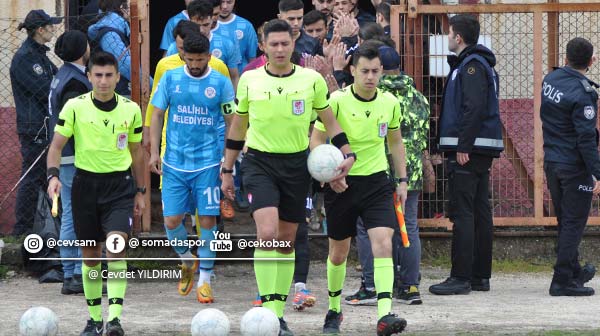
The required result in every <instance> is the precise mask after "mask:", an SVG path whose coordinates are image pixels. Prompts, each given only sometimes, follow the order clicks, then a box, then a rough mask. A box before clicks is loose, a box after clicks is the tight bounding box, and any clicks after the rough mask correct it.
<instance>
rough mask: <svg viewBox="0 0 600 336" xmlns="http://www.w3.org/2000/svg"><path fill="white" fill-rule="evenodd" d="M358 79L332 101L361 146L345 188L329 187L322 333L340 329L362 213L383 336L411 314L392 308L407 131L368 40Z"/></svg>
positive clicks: (315, 140) (321, 132)
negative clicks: (403, 314) (381, 87)
mask: <svg viewBox="0 0 600 336" xmlns="http://www.w3.org/2000/svg"><path fill="white" fill-rule="evenodd" d="M350 71H351V73H352V76H353V77H354V84H352V85H351V86H350V87H347V88H344V89H341V90H339V91H336V92H334V93H333V94H332V96H331V99H330V103H331V109H332V110H333V113H334V115H335V118H336V119H337V120H338V122H339V123H340V126H341V127H342V128H343V129H345V130H347V132H348V140H349V141H350V145H351V146H352V148H354V150H356V156H357V161H356V162H355V164H354V166H352V169H351V170H350V172H349V174H348V177H347V178H346V181H347V184H348V188H347V189H346V191H344V192H343V193H337V192H336V191H335V189H333V190H332V188H333V185H330V186H326V187H325V191H324V192H325V210H326V212H327V235H328V236H329V257H328V259H327V287H328V290H329V311H328V312H327V316H326V317H325V324H324V326H323V333H325V334H332V333H333V334H337V333H339V332H340V324H341V322H342V311H341V305H340V298H341V297H340V295H341V293H342V289H343V287H344V280H345V277H346V258H347V257H348V251H349V250H350V240H351V238H352V237H353V236H355V235H356V220H357V219H358V217H360V218H362V220H363V222H364V225H365V226H366V228H367V233H368V235H369V240H370V241H371V247H372V250H373V257H374V261H373V264H374V280H375V290H376V292H377V318H378V322H377V335H378V336H380V335H392V334H395V333H399V332H402V330H404V328H405V327H406V320H404V319H402V318H399V317H397V316H396V315H394V314H392V313H391V308H392V290H393V285H394V267H393V261H392V236H393V235H394V227H395V225H397V223H398V222H397V219H396V213H395V211H394V200H393V194H392V193H393V192H394V189H395V191H396V193H397V195H398V197H399V198H400V200H401V201H402V203H403V204H404V202H405V201H406V196H407V184H406V158H405V156H406V155H405V150H404V145H403V143H402V134H401V132H400V121H401V111H400V104H399V103H398V99H397V98H396V97H395V96H394V95H392V94H391V93H388V92H383V91H381V90H379V89H378V88H377V85H378V83H379V78H380V77H381V75H382V72H383V67H382V65H381V59H380V55H379V49H378V48H377V47H376V46H373V45H369V43H364V44H363V45H361V46H360V47H359V48H358V49H357V51H356V52H355V53H354V55H353V57H352V65H351V67H350ZM327 129H328V127H327V125H323V123H321V122H320V121H317V123H316V124H315V128H314V130H313V133H312V136H311V143H310V145H311V148H314V147H315V146H318V145H320V144H322V143H325V140H326V139H327V135H326V133H325V131H326V130H327ZM385 139H387V144H388V146H389V150H390V153H391V154H392V162H393V165H394V171H395V172H396V174H398V176H399V178H394V180H396V183H397V182H399V183H398V184H397V185H395V183H392V181H391V180H390V177H389V176H388V175H387V170H388V161H387V158H386V153H385V143H384V140H385Z"/></svg>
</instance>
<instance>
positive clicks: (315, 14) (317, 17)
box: [302, 9, 327, 26]
mask: <svg viewBox="0 0 600 336" xmlns="http://www.w3.org/2000/svg"><path fill="white" fill-rule="evenodd" d="M319 21H323V22H325V26H327V17H326V16H325V14H323V13H321V12H319V11H318V10H316V9H313V10H311V11H310V12H308V13H306V14H304V17H303V18H302V22H303V24H304V25H305V26H308V25H311V24H313V23H317V22H319Z"/></svg>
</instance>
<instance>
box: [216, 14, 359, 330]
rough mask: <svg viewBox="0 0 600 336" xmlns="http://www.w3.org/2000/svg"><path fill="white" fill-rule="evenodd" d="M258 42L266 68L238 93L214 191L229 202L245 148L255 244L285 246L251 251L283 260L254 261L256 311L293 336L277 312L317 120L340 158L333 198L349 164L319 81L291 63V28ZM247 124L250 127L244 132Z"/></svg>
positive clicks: (280, 26) (301, 215)
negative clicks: (258, 305)
mask: <svg viewBox="0 0 600 336" xmlns="http://www.w3.org/2000/svg"><path fill="white" fill-rule="evenodd" d="M264 38H265V43H264V46H265V53H266V54H267V57H268V60H269V62H268V63H267V64H266V65H265V66H264V67H261V68H258V69H255V70H250V71H247V72H245V73H244V74H243V75H242V77H241V78H240V82H239V85H238V89H237V99H238V107H237V111H236V114H235V115H234V117H233V121H232V125H231V129H230V131H229V133H228V139H227V141H226V144H225V147H226V153H225V162H224V163H223V168H222V180H223V182H222V186H221V189H222V190H223V192H224V194H225V196H226V197H228V198H230V199H232V200H233V199H234V197H235V196H234V194H235V191H234V186H233V177H232V172H233V164H234V161H235V159H236V158H237V156H238V154H239V152H240V151H241V150H242V149H243V148H244V146H246V147H247V148H248V149H247V151H246V153H245V155H244V159H243V161H242V167H241V169H242V172H243V174H244V181H243V183H244V187H245V188H246V190H247V191H248V200H249V202H250V206H251V211H252V215H253V217H254V220H255V221H256V232H257V239H259V240H262V241H263V242H264V241H269V242H270V241H280V242H291V244H292V245H291V246H290V247H280V248H270V247H265V248H257V249H255V250H254V257H255V258H287V259H288V260H281V261H255V263H254V272H255V275H256V282H257V284H258V290H259V294H260V296H261V299H262V302H263V307H266V308H268V309H271V310H272V311H273V312H275V313H276V314H277V316H278V317H279V323H280V333H279V334H280V335H293V333H292V332H291V331H290V330H289V328H288V327H287V324H286V322H285V321H284V320H283V311H284V308H285V301H286V299H287V296H288V292H289V289H290V285H291V282H292V277H293V275H294V256H295V254H294V247H293V243H294V239H295V236H296V229H297V226H298V223H300V222H302V221H304V220H305V207H304V206H305V200H306V195H307V194H308V185H309V183H310V175H309V173H308V168H307V166H306V159H307V156H308V152H307V149H308V137H307V135H308V129H309V127H310V124H311V123H312V122H313V121H315V120H316V119H317V115H318V117H319V118H320V120H322V122H323V123H324V124H325V125H326V126H327V128H328V130H329V132H328V134H329V136H330V137H331V138H332V143H333V144H334V145H336V146H337V147H338V148H340V149H341V150H342V152H343V153H344V154H345V156H346V159H345V160H344V161H343V162H342V164H341V165H340V167H339V168H340V169H341V172H340V175H339V176H338V177H337V179H336V180H335V181H333V182H331V186H332V188H334V190H336V191H338V192H341V191H343V190H344V189H345V188H346V183H345V179H344V177H345V176H346V175H347V174H348V171H349V170H350V168H351V167H352V164H353V163H354V160H355V156H354V154H353V153H351V150H350V146H349V145H348V139H347V137H346V134H345V133H343V132H342V130H341V128H340V126H339V125H338V123H337V122H336V120H335V118H334V116H333V114H332V113H331V108H330V107H329V103H328V101H327V97H328V94H327V84H326V83H325V80H324V79H323V77H321V75H319V74H318V73H317V72H316V71H313V70H310V69H305V68H302V67H299V66H296V65H294V64H292V62H291V61H290V59H291V57H292V52H293V51H294V41H293V39H292V29H291V28H290V25H289V24H288V23H287V22H285V21H282V20H271V21H269V22H268V23H267V24H266V25H265V28H264ZM248 123H250V124H251V125H252V127H250V128H248ZM244 139H246V141H244Z"/></svg>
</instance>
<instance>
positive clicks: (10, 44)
mask: <svg viewBox="0 0 600 336" xmlns="http://www.w3.org/2000/svg"><path fill="white" fill-rule="evenodd" d="M24 19H25V18H6V17H0V44H1V45H2V48H0V60H1V61H0V62H2V63H3V64H2V66H1V67H0V76H1V78H3V79H4V80H2V81H1V82H0V171H1V172H2V176H3V178H2V179H1V180H0V202H1V204H0V233H5V234H6V233H11V231H12V230H13V227H14V228H15V230H17V231H18V232H21V231H23V230H26V229H27V228H30V227H31V226H32V225H33V219H34V213H35V207H36V202H37V195H38V194H37V193H38V190H39V188H43V189H44V190H45V188H46V186H45V184H46V155H45V151H46V149H47V145H48V143H49V141H50V138H51V136H52V130H49V129H48V119H49V112H48V96H49V91H50V83H51V81H52V77H53V75H54V72H55V71H56V68H60V66H61V65H62V64H63V62H62V60H60V58H59V57H58V56H57V55H56V54H55V53H54V45H55V43H56V38H57V37H58V36H59V35H60V34H62V33H63V32H64V31H65V26H66V25H67V24H68V23H70V24H71V26H72V27H74V25H73V23H75V22H81V20H80V18H79V17H71V18H69V17H67V18H64V19H63V21H62V23H60V24H57V25H54V26H53V32H51V33H49V35H47V37H48V39H50V41H48V42H47V43H45V44H44V45H45V46H47V47H48V48H49V50H48V51H47V52H46V56H47V57H48V58H47V59H46V60H45V61H44V60H43V59H42V56H36V57H32V56H31V54H23V55H22V56H15V55H19V54H18V51H19V50H20V49H21V51H23V47H22V46H23V45H24V44H25V45H26V46H27V45H33V48H34V49H35V48H39V44H32V43H31V38H29V39H28V35H27V33H26V32H25V30H21V31H19V30H17V27H18V25H19V24H20V23H21V22H23V21H24ZM97 21H98V23H97V24H98V25H99V26H112V27H113V28H117V29H119V30H122V31H123V33H124V34H125V36H129V27H128V24H127V21H126V20H125V19H123V18H122V17H120V18H117V19H116V20H106V21H102V17H98V18H97ZM103 22H104V23H103ZM125 27H127V28H125ZM92 37H93V35H92ZM88 39H89V40H90V41H92V40H93V39H92V38H91V36H90V35H89V34H88ZM28 40H29V41H28ZM96 40H97V41H98V42H97V44H98V47H97V49H95V50H104V51H107V52H110V53H112V54H113V55H114V56H115V57H116V58H117V60H118V61H119V63H120V64H119V69H120V71H121V73H122V76H123V72H124V71H123V70H124V69H128V68H130V62H131V59H130V51H129V48H128V46H127V45H128V43H124V42H123V40H122V39H121V37H120V36H119V35H118V34H115V33H110V32H109V33H106V34H104V35H103V36H102V37H101V39H96ZM90 44H91V45H92V47H93V46H94V43H90ZM15 58H16V60H14V59H15ZM126 77H128V78H129V77H130V74H129V73H127V74H126ZM15 101H16V102H17V103H15ZM17 116H18V117H17ZM36 159H37V160H38V161H37V163H35V164H34V162H35V160H36Z"/></svg>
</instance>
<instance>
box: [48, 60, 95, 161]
mask: <svg viewBox="0 0 600 336" xmlns="http://www.w3.org/2000/svg"><path fill="white" fill-rule="evenodd" d="M71 79H75V80H77V81H79V82H81V83H83V84H85V86H86V87H87V89H88V90H89V91H91V90H92V84H91V83H90V81H89V80H88V78H87V77H86V76H85V74H84V73H83V72H81V70H79V69H78V68H77V67H76V66H75V65H73V64H71V63H65V64H64V65H63V66H62V67H61V68H60V70H58V72H57V73H56V75H55V76H54V79H52V83H51V84H50V95H49V99H48V101H49V104H48V110H49V112H50V130H51V132H50V133H51V134H54V126H56V123H57V122H58V115H59V114H60V110H61V109H62V105H61V104H60V103H61V102H60V98H61V97H62V95H63V93H64V92H63V91H64V90H65V86H66V85H67V83H69V81H71ZM74 162H75V142H74V140H73V138H72V137H71V139H69V141H68V142H67V144H66V145H65V147H63V151H62V159H61V164H73V163H74Z"/></svg>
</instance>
